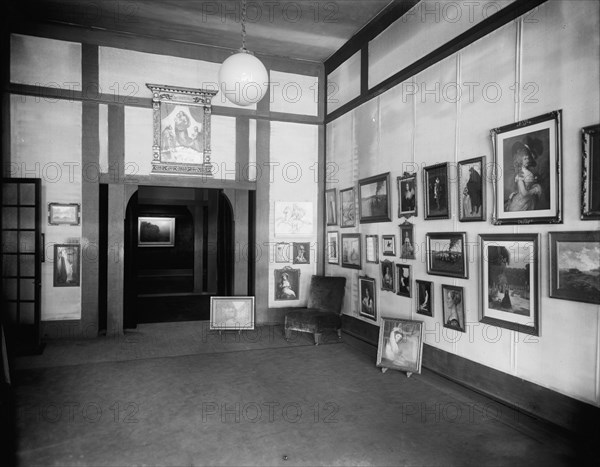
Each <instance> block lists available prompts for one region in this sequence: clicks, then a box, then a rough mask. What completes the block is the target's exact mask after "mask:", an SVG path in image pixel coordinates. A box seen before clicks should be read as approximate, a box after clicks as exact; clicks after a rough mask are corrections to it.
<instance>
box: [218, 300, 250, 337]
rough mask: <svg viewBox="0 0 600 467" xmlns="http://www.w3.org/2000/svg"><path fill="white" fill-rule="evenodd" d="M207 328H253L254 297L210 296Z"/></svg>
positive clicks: (236, 329)
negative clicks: (208, 324)
mask: <svg viewBox="0 0 600 467" xmlns="http://www.w3.org/2000/svg"><path fill="white" fill-rule="evenodd" d="M209 328H210V329H211V330H212V329H218V330H235V331H242V330H244V329H254V297H210V326H209Z"/></svg>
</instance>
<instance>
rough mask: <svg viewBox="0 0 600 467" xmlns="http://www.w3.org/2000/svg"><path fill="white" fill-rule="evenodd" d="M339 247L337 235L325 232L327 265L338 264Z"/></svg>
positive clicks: (338, 236)
mask: <svg viewBox="0 0 600 467" xmlns="http://www.w3.org/2000/svg"><path fill="white" fill-rule="evenodd" d="M339 245H340V235H339V233H338V232H327V263H329V264H340V256H339Z"/></svg>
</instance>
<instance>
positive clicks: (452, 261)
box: [426, 232, 469, 279]
mask: <svg viewBox="0 0 600 467" xmlns="http://www.w3.org/2000/svg"><path fill="white" fill-rule="evenodd" d="M426 241H427V274H435V275H437V276H450V277H458V278H461V279H467V278H468V277H469V268H468V258H467V251H468V249H467V245H466V242H467V234H466V233H465V232H453V233H446V232H436V233H428V234H427V235H426Z"/></svg>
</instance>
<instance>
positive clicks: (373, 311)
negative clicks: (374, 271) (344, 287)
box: [358, 276, 377, 321]
mask: <svg viewBox="0 0 600 467" xmlns="http://www.w3.org/2000/svg"><path fill="white" fill-rule="evenodd" d="M358 300H359V303H358V314H359V315H360V316H365V317H367V318H369V319H372V320H374V321H377V297H376V295H375V279H373V278H372V277H367V276H359V277H358Z"/></svg>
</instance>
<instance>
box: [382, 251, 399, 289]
mask: <svg viewBox="0 0 600 467" xmlns="http://www.w3.org/2000/svg"><path fill="white" fill-rule="evenodd" d="M394 273H395V270H394V263H393V262H392V261H389V260H387V259H384V260H383V261H382V262H381V290H387V291H388V292H395V285H396V278H395V276H394Z"/></svg>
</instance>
